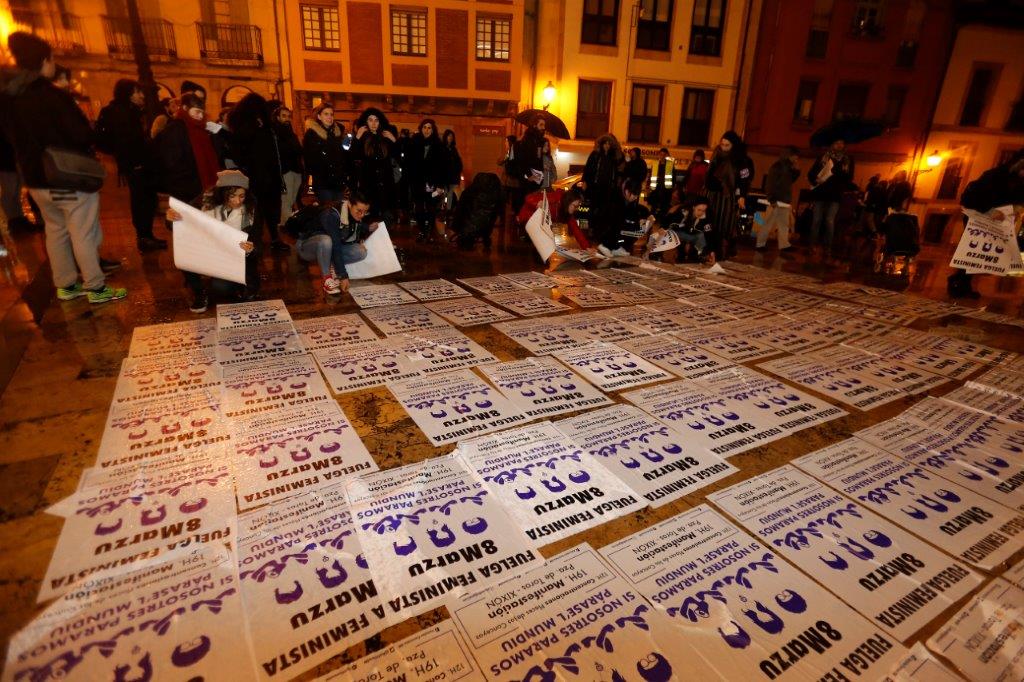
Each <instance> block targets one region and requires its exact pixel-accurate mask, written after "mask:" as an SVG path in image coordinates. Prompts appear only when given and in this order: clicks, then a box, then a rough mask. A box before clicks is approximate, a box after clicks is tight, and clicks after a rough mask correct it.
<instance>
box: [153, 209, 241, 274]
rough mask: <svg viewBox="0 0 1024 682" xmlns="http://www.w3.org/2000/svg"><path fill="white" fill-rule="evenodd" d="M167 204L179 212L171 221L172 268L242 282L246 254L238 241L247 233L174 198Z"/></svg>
mask: <svg viewBox="0 0 1024 682" xmlns="http://www.w3.org/2000/svg"><path fill="white" fill-rule="evenodd" d="M170 207H171V209H173V210H175V211H177V212H178V213H179V214H180V215H181V220H176V221H174V267H176V268H178V269H179V270H181V271H182V272H194V273H196V274H197V275H206V276H208V277H216V278H217V279H223V280H227V281H228V282H235V283H236V284H243V285H244V284H245V257H246V253H245V251H243V250H242V247H241V246H239V244H241V242H245V241H249V237H248V235H246V233H245V232H242V231H241V230H236V229H235V228H233V227H229V226H228V225H226V224H224V223H222V222H221V221H219V220H217V219H216V218H214V217H212V216H208V215H206V214H205V213H203V212H202V211H200V210H198V209H195V208H192V207H191V206H189V205H188V204H186V203H185V202H184V201H179V200H178V199H175V198H174V197H171V198H170Z"/></svg>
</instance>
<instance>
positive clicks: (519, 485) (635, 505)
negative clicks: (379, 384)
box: [457, 422, 647, 546]
mask: <svg viewBox="0 0 1024 682" xmlns="http://www.w3.org/2000/svg"><path fill="white" fill-rule="evenodd" d="M457 452H458V454H459V456H460V457H461V458H462V459H463V460H464V461H465V462H466V465H467V468H469V469H470V470H471V471H474V472H476V474H477V476H479V477H480V479H481V480H483V481H484V483H485V484H486V485H487V489H488V490H490V491H491V492H492V493H493V494H494V496H495V498H496V499H497V500H498V501H499V502H500V503H501V504H502V506H504V508H505V510H506V511H508V513H509V515H510V516H511V517H512V519H513V520H514V521H515V522H516V524H518V526H519V527H520V528H521V529H522V532H523V533H524V534H525V535H526V537H527V538H528V540H529V542H530V543H532V544H534V545H536V546H541V545H546V544H549V543H552V542H557V541H558V540H564V539H565V538H567V537H569V536H571V535H575V534H576V533H579V532H582V531H584V530H587V529H588V528H594V527H595V526H599V525H601V524H602V523H605V522H606V521H611V520H612V519H616V518H619V517H620V516H625V515H626V514H630V513H632V512H634V511H639V510H640V509H643V508H644V507H646V506H647V504H646V502H645V501H644V500H642V499H641V498H640V497H638V496H637V495H636V493H634V492H633V491H632V490H630V489H629V488H628V487H627V486H626V484H624V483H623V482H622V481H620V480H619V479H618V478H616V477H615V476H613V475H612V474H611V473H610V472H609V471H608V470H607V469H604V468H602V467H594V466H590V463H591V462H590V459H591V456H590V454H589V453H587V452H583V451H582V450H580V449H579V448H578V447H577V446H576V444H575V443H573V442H572V441H571V440H569V438H568V437H566V436H565V434H563V433H562V432H560V431H559V430H558V429H556V428H555V427H554V426H553V425H552V424H551V422H541V423H539V424H531V425H527V426H520V427H517V428H514V429H509V430H507V431H502V432H501V433H496V434H493V435H490V436H481V437H480V438H474V439H472V440H468V441H463V442H462V443H460V444H459V447H458V450H457Z"/></svg>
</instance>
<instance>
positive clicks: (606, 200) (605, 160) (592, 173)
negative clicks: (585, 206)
mask: <svg viewBox="0 0 1024 682" xmlns="http://www.w3.org/2000/svg"><path fill="white" fill-rule="evenodd" d="M624 166H625V161H624V159H623V158H622V147H620V146H619V141H618V140H617V139H615V136H614V135H611V134H605V135H602V136H601V137H599V138H597V140H596V141H595V142H594V151H592V152H590V156H589V157H587V165H586V166H585V167H584V169H583V180H582V181H581V182H580V188H581V189H582V190H583V191H584V193H585V195H586V197H587V203H589V204H590V214H589V217H588V222H589V223H590V226H591V230H590V231H591V233H592V234H593V235H594V237H595V238H596V240H597V241H599V242H600V246H598V247H597V250H598V251H599V252H600V253H601V255H603V256H604V257H606V258H611V256H612V252H613V251H614V250H615V249H616V248H617V247H615V246H611V245H613V244H617V243H618V231H619V228H621V227H622V225H617V224H616V220H617V219H616V218H615V216H617V215H618V213H619V211H618V208H619V206H618V204H620V203H623V202H622V192H621V191H619V183H620V182H621V180H622V171H623V168H624ZM610 204H614V205H610ZM622 255H625V254H622Z"/></svg>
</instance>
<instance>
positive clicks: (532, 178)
mask: <svg viewBox="0 0 1024 682" xmlns="http://www.w3.org/2000/svg"><path fill="white" fill-rule="evenodd" d="M546 129H547V122H546V121H545V120H544V118H543V117H541V116H538V117H537V118H536V119H534V121H533V123H532V124H531V125H530V127H529V128H527V129H526V132H524V133H523V137H522V139H520V140H519V142H517V143H516V149H515V158H516V172H517V173H518V178H519V185H520V191H521V192H522V193H523V194H524V195H526V194H530V193H531V192H535V191H537V190H538V189H540V188H541V186H542V185H543V184H544V141H545V139H546V138H545V137H544V133H545V130H546Z"/></svg>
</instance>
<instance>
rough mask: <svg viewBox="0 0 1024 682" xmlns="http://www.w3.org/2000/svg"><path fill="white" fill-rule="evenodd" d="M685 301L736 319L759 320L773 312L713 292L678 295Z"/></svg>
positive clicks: (770, 315)
mask: <svg viewBox="0 0 1024 682" xmlns="http://www.w3.org/2000/svg"><path fill="white" fill-rule="evenodd" d="M680 298H681V299H682V300H683V301H685V302H686V303H689V304H690V305H693V306H698V307H701V308H711V309H713V310H717V311H719V312H722V313H725V314H726V315H732V316H733V317H735V318H736V319H737V320H760V319H764V318H766V317H772V315H773V314H774V313H772V311H770V310H765V309H764V308H754V307H753V306H749V305H747V304H745V303H741V302H740V301H734V300H732V299H728V298H723V297H721V296H716V295H715V294H693V295H687V296H682V297H680Z"/></svg>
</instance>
